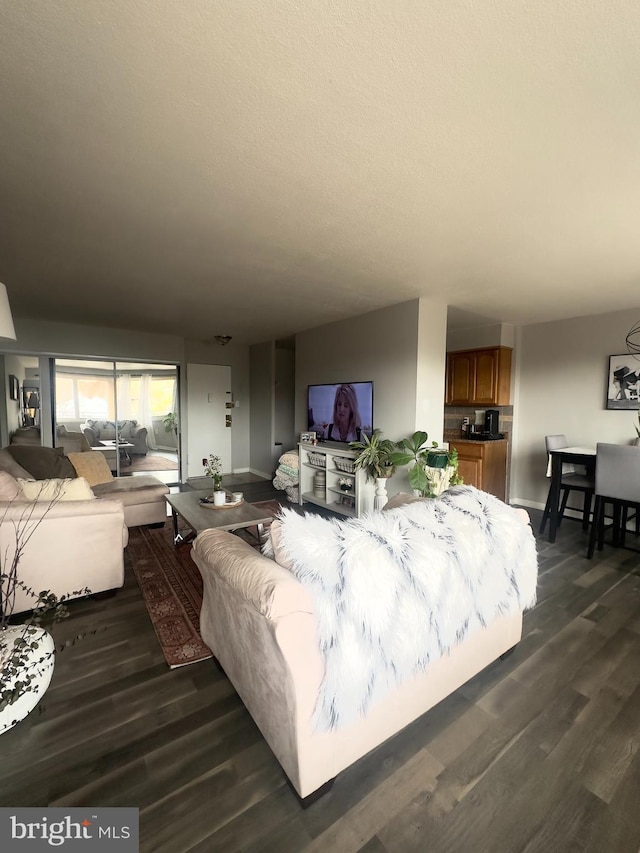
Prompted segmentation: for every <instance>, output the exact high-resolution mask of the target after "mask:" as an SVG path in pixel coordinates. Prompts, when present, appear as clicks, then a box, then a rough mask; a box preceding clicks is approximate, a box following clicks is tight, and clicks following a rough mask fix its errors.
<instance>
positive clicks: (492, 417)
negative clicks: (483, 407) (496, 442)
mask: <svg viewBox="0 0 640 853" xmlns="http://www.w3.org/2000/svg"><path fill="white" fill-rule="evenodd" d="M499 420H500V410H499V409H487V411H486V412H485V413H484V430H483V431H484V433H485V434H486V435H487V436H489V437H491V438H497V437H498V435H499V433H498V423H499Z"/></svg>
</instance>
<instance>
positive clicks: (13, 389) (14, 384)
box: [9, 373, 20, 400]
mask: <svg viewBox="0 0 640 853" xmlns="http://www.w3.org/2000/svg"><path fill="white" fill-rule="evenodd" d="M19 397H20V386H19V384H18V377H17V376H14V375H13V374H12V373H10V374H9V399H10V400H18V399H19Z"/></svg>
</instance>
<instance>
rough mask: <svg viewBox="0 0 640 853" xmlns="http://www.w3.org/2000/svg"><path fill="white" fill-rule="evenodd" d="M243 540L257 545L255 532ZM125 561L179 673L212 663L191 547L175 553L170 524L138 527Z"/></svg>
mask: <svg viewBox="0 0 640 853" xmlns="http://www.w3.org/2000/svg"><path fill="white" fill-rule="evenodd" d="M255 506H259V507H262V508H263V509H265V510H266V511H267V512H269V513H270V514H271V515H273V516H274V517H275V516H276V514H277V512H278V510H279V509H280V503H279V502H278V501H275V500H274V501H261V502H259V503H256V504H255ZM239 532H240V533H241V534H244V531H239ZM243 538H246V539H247V541H249V542H251V544H252V545H257V539H256V538H255V537H252V534H251V529H249V530H248V531H247V534H246V535H244V536H243ZM125 560H126V562H127V564H128V565H129V566H130V567H131V568H132V570H133V572H134V574H135V577H136V580H137V581H138V586H139V587H140V591H141V592H142V597H143V599H144V603H145V604H146V607H147V610H148V612H149V616H150V618H151V621H152V623H153V627H154V629H155V632H156V635H157V637H158V641H159V642H160V646H161V647H162V652H163V654H164V656H165V659H166V661H167V663H168V664H169V666H170V667H171V668H172V669H175V668H176V667H179V666H185V665H186V664H189V663H196V662H198V661H201V660H207V658H210V657H212V654H211V651H210V649H209V648H208V647H207V646H206V645H205V644H204V642H203V641H202V638H201V637H200V607H201V605H202V578H201V576H200V572H199V570H198V567H197V566H196V564H195V563H194V562H193V560H192V559H191V546H190V545H181V546H179V547H178V548H175V547H174V545H173V534H172V530H171V523H170V521H168V520H167V523H166V524H165V526H164V527H163V528H160V529H149V528H146V527H132V528H131V529H130V530H129V544H128V546H127V549H126V551H125Z"/></svg>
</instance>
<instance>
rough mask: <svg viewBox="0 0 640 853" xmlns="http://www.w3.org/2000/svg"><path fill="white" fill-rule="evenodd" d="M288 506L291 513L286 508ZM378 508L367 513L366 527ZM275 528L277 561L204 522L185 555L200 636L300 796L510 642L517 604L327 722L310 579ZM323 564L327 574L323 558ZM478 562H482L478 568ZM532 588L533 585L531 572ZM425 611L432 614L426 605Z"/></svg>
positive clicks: (528, 538) (516, 632)
mask: <svg viewBox="0 0 640 853" xmlns="http://www.w3.org/2000/svg"><path fill="white" fill-rule="evenodd" d="M467 489H468V487H467ZM473 491H474V492H475V490H473ZM486 497H487V498H490V499H491V500H492V501H497V498H493V497H492V496H486ZM499 503H500V502H499ZM503 506H504V505H503ZM506 509H507V510H508V511H509V513H511V515H510V516H508V517H507V518H506V520H503V521H501V522H500V523H501V524H502V525H503V527H502V529H503V530H505V531H506V530H507V529H508V528H509V527H511V528H513V529H514V530H515V529H516V528H522V530H523V531H525V532H524V533H522V535H521V533H520V531H518V536H519V537H520V538H521V539H523V540H524V541H525V546H526V547H525V550H527V551H528V559H529V561H531V560H533V561H534V566H533V569H530V574H531V571H534V572H536V573H537V563H535V542H534V540H533V535H532V533H531V530H530V528H529V527H528V525H527V524H526V519H527V518H528V516H527V514H526V512H523V513H522V515H519V514H518V511H515V510H511V509H510V508H508V507H507V508H506ZM401 511H402V510H401ZM287 512H289V513H292V514H295V513H293V511H292V510H289V511H287ZM379 515H380V514H379V513H378V514H376V513H374V514H372V515H371V516H370V518H371V519H372V521H371V523H372V524H374V526H375V524H376V523H377V522H376V520H375V519H376V517H377V516H379ZM383 515H384V513H383ZM308 518H310V517H308ZM284 523H285V524H286V523H287V521H286V519H285V522H284ZM359 523H360V520H351V521H345V522H340V525H347V526H348V525H358V524H359ZM311 524H314V522H311ZM282 537H283V528H282V526H281V525H280V523H279V522H275V523H274V524H273V525H272V528H271V540H272V541H273V542H274V543H275V546H276V549H275V556H276V558H277V559H278V562H276V561H275V560H273V559H270V558H268V557H266V556H264V555H262V554H260V553H258V552H257V551H256V550H255V549H252V548H251V547H250V546H249V545H248V544H247V543H246V542H244V541H243V540H241V539H239V538H238V537H236V536H233V535H231V534H229V533H226V532H223V531H220V530H207V531H203V532H202V533H200V534H199V535H198V536H197V538H196V540H195V542H194V546H193V550H192V558H193V560H194V561H195V563H196V564H197V566H198V568H199V569H200V572H201V574H202V578H203V583H204V593H203V605H202V611H201V620H200V626H201V634H202V638H203V639H204V641H205V642H206V643H207V645H208V646H209V647H210V649H211V650H212V652H213V654H214V656H215V657H216V659H217V660H218V661H219V663H220V665H221V666H222V668H223V669H224V671H225V673H226V674H227V676H228V678H229V679H230V681H231V682H232V684H233V685H234V687H235V689H236V690H237V692H238V694H239V696H240V698H241V699H242V701H243V702H244V704H245V705H246V707H247V709H248V711H249V713H250V714H251V716H252V717H253V719H254V721H255V722H256V724H257V725H258V727H259V728H260V730H261V732H262V734H263V735H264V737H265V739H266V740H267V742H268V744H269V746H270V747H271V749H272V750H273V752H274V754H275V756H276V758H277V759H278V761H279V762H280V764H281V765H282V767H283V769H284V771H285V773H286V775H287V777H288V778H289V780H290V782H291V784H292V786H293V787H294V789H295V790H296V792H297V793H298V795H299V796H300V797H301V798H302V799H303V801H305V800H306V802H308V801H309V799H313V798H314V797H315V796H316V795H317V794H318V793H321V792H322V791H323V790H324V788H325V787H326V783H329V782H330V780H332V779H333V778H334V777H335V776H336V774H337V773H339V772H340V771H341V770H343V769H344V768H346V767H348V766H349V765H350V764H352V763H353V762H354V761H356V760H357V759H359V758H360V757H362V756H363V755H365V754H366V753H368V752H369V751H370V750H372V749H373V748H374V747H376V746H377V745H379V744H380V743H382V742H383V741H384V740H386V739H387V738H389V737H390V736H391V735H393V734H395V733H396V732H398V731H399V730H400V729H402V728H403V727H405V726H406V725H408V724H409V723H410V722H412V721H413V720H414V719H416V718H417V717H419V716H420V715H422V714H423V713H425V711H427V710H428V709H429V708H431V707H432V706H433V705H435V704H436V703H437V702H440V701H441V700H442V699H443V698H444V697H445V696H447V695H448V694H450V693H451V692H452V691H454V690H456V689H457V688H458V687H459V686H460V685H462V684H463V683H464V682H466V681H467V680H468V679H469V678H471V677H472V676H474V675H476V674H477V673H478V672H480V671H481V670H482V669H483V668H484V667H486V666H487V665H488V664H490V663H491V662H493V661H495V660H496V659H497V658H498V657H500V656H501V655H504V654H505V653H506V652H508V651H509V650H511V649H512V648H513V647H514V646H515V645H516V644H517V643H518V641H519V639H520V637H521V632H522V610H521V609H520V608H517V609H516V610H515V611H513V612H509V613H508V615H502V616H500V615H498V616H496V618H495V619H493V620H492V621H491V622H490V623H489V624H487V626H486V627H484V628H482V627H477V628H476V629H475V630H473V631H472V633H471V634H470V635H469V636H468V637H467V638H466V639H465V640H464V641H462V642H461V643H459V644H458V645H455V646H454V647H452V648H451V650H450V653H449V654H448V655H446V656H443V657H440V658H439V659H436V660H432V662H430V663H429V664H428V666H427V667H426V669H424V670H423V671H420V672H419V674H418V675H415V676H414V677H412V678H410V679H408V680H406V681H404V682H402V683H401V684H399V685H398V686H397V687H395V688H394V689H392V690H391V692H389V693H388V694H387V695H384V696H382V697H381V698H380V699H379V700H377V701H375V702H374V703H373V704H372V705H371V707H369V708H368V709H367V711H366V713H364V714H362V715H361V716H360V717H359V718H358V719H356V720H355V721H352V722H350V723H348V724H345V725H340V726H338V727H337V728H334V729H330V730H326V729H324V728H322V727H319V726H318V721H317V720H316V719H314V713H316V710H317V706H318V702H319V697H320V694H321V690H322V686H323V679H325V678H326V677H327V667H328V660H327V658H326V657H325V656H324V655H323V654H322V653H321V651H320V648H319V640H318V635H319V631H320V628H319V621H318V612H317V609H316V605H315V603H314V599H313V598H312V593H311V591H310V589H309V587H308V585H303V583H301V582H300V580H298V579H297V577H296V576H295V574H294V573H293V572H292V570H291V568H292V567H291V565H290V560H291V553H290V551H289V552H287V553H286V559H283V558H282V557H281V556H280V555H281V554H282V553H283V552H282V547H281V543H282ZM311 538H313V534H312V533H311ZM279 543H280V547H279ZM531 549H533V550H532V551H531ZM317 552H318V561H319V563H320V564H322V561H323V560H325V561H329V559H330V557H329V555H330V553H331V549H330V546H329V545H327V548H326V549H324V548H323V540H322V534H320V538H319V540H318V542H317ZM434 559H435V558H434ZM438 559H439V558H438ZM281 562H284V563H285V564H287V567H285V566H283V565H281V564H280V563H281ZM295 562H296V560H295V555H294V563H295ZM345 565H346V564H345ZM294 568H295V566H294ZM327 568H328V570H329V573H331V571H332V567H330V566H329V565H328V562H327ZM481 570H482V571H484V568H482V569H480V568H479V569H478V571H481ZM365 577H366V575H365ZM530 587H531V577H530V578H529V589H530ZM533 590H534V594H535V580H533ZM338 618H339V617H338ZM424 618H425V620H428V619H429V618H430V613H429V612H427V611H426V610H425V613H424ZM314 792H315V793H314ZM311 795H314V797H312V796H311Z"/></svg>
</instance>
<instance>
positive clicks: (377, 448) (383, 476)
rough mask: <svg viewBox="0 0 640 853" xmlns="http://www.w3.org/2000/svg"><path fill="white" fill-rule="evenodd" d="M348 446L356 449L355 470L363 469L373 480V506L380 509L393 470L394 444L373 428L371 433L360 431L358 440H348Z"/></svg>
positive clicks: (384, 500) (383, 502) (384, 499)
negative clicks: (392, 455) (374, 485)
mask: <svg viewBox="0 0 640 853" xmlns="http://www.w3.org/2000/svg"><path fill="white" fill-rule="evenodd" d="M349 447H350V448H351V449H352V450H357V451H358V455H357V456H356V459H355V462H354V467H355V470H356V471H364V472H365V473H366V475H367V477H368V478H369V479H371V480H375V484H376V493H375V498H374V502H373V507H374V509H382V507H383V506H384V505H385V504H386V502H387V480H388V479H389V477H390V476H391V475H392V474H393V472H394V471H395V466H394V464H393V462H392V461H391V454H392V453H393V450H394V448H395V444H394V443H393V441H391V440H390V439H388V438H382V432H381V430H379V429H374V430H373V432H372V433H371V435H367V433H366V432H362V433H361V437H360V440H359V441H350V442H349Z"/></svg>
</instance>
